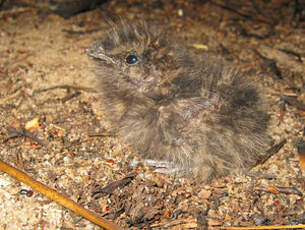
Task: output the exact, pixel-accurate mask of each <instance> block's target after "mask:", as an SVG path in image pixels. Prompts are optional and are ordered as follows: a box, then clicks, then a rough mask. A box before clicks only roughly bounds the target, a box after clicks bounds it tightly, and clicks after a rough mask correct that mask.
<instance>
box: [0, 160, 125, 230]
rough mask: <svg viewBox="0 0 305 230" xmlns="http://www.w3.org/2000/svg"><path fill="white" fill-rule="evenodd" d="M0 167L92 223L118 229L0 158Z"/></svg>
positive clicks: (111, 229) (112, 229) (114, 229)
mask: <svg viewBox="0 0 305 230" xmlns="http://www.w3.org/2000/svg"><path fill="white" fill-rule="evenodd" d="M0 169H1V170H2V171H3V172H5V173H7V174H8V175H10V176H12V177H14V178H15V179H17V180H18V181H20V182H23V183H25V184H27V185H28V186H30V187H32V188H33V189H35V190H37V191H39V192H40V193H42V194H43V195H45V196H47V197H48V198H50V199H51V200H53V201H55V202H57V203H58V204H60V205H62V206H64V207H66V208H68V209H70V210H71V211H73V212H75V213H76V214H78V215H81V216H83V217H84V218H86V219H87V220H89V221H91V222H92V223H94V224H96V225H98V226H100V227H103V228H105V229H109V230H116V229H117V230H119V229H120V228H119V227H118V226H117V225H116V224H114V223H112V222H110V221H108V220H106V219H104V218H101V217H99V216H98V215H96V214H95V213H93V212H91V211H89V210H87V209H85V208H83V207H81V206H80V205H78V204H77V203H76V202H74V201H73V200H71V199H69V198H67V197H65V196H63V195H62V194H60V193H58V192H56V191H55V190H54V189H51V188H49V187H47V186H46V185H44V184H42V183H40V182H38V181H36V180H34V179H32V178H31V177H30V176H28V175H27V174H25V173H24V172H22V171H20V170H18V169H16V168H14V167H12V166H10V165H8V164H6V163H5V162H3V161H1V160H0Z"/></svg>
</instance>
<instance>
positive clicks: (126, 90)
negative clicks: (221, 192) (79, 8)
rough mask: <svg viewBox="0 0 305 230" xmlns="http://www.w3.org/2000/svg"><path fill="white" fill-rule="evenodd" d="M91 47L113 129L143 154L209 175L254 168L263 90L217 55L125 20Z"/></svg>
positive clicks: (263, 120)
mask: <svg viewBox="0 0 305 230" xmlns="http://www.w3.org/2000/svg"><path fill="white" fill-rule="evenodd" d="M87 54H88V55H89V56H91V57H93V59H94V60H95V61H96V62H97V68H96V75H97V77H98V79H99V82H100V84H99V86H98V89H99V90H100V93H101V99H102V100H101V101H102V103H103V108H104V113H105V119H106V120H107V121H109V122H110V123H111V126H112V132H114V133H115V134H116V135H117V136H118V137H119V139H120V140H121V141H122V142H123V143H126V144H129V145H131V146H132V147H133V148H135V149H136V150H137V151H138V153H139V154H140V155H141V156H142V157H143V158H144V159H154V160H158V161H159V160H160V161H161V160H166V161H167V162H169V165H170V167H172V168H179V170H180V171H181V172H185V173H187V174H189V173H190V174H192V175H195V176H199V177H200V178H201V180H203V181H206V180H208V179H211V178H212V177H215V176H222V175H227V174H228V173H230V172H237V171H239V170H242V169H247V168H249V167H252V166H254V165H255V163H256V162H257V161H258V159H260V158H261V157H262V156H263V155H264V154H265V153H266V149H267V148H268V145H269V141H268V140H270V139H269V137H268V135H267V134H266V128H267V123H268V120H269V116H268V115H267V113H266V112H265V106H264V103H263V100H262V98H261V93H260V91H259V90H258V89H257V87H256V86H255V85H254V84H253V83H251V81H249V79H246V78H245V77H244V76H242V75H241V74H240V73H238V72H237V71H236V70H234V69H232V68H230V67H226V66H224V64H223V63H222V62H221V61H220V60H218V59H216V58H213V57H210V56H208V55H206V54H202V55H198V54H195V53H194V52H193V51H191V50H190V49H189V48H186V47H185V46H184V45H183V44H177V43H176V42H175V39H174V37H173V36H169V35H167V34H166V33H163V32H162V31H160V30H158V29H156V28H152V27H149V26H148V25H147V24H146V23H144V22H140V23H138V24H133V23H128V22H126V21H122V22H121V23H120V24H118V25H112V28H111V29H110V31H109V32H108V34H107V36H106V37H105V38H103V39H101V40H99V41H96V42H95V43H94V44H93V45H92V46H91V47H90V48H89V49H87Z"/></svg>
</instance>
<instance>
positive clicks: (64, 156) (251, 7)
mask: <svg viewBox="0 0 305 230" xmlns="http://www.w3.org/2000/svg"><path fill="white" fill-rule="evenodd" d="M1 2H2V3H3V5H2V8H0V28H1V30H0V87H1V90H0V95H1V96H0V128H1V130H0V138H1V139H0V146H1V153H0V154H1V157H0V159H1V160H2V161H5V162H6V163H9V164H10V165H13V166H14V167H16V168H19V169H21V170H22V171H24V172H26V173H27V174H28V175H30V176H31V177H33V178H35V179H36V180H38V181H40V182H42V183H44V184H46V185H48V186H49V187H51V188H54V189H56V190H57V191H59V192H61V193H63V194H65V195H66V196H68V197H70V198H71V199H72V200H74V201H76V202H77V203H79V204H81V205H82V206H84V207H86V208H88V209H90V210H92V211H94V212H95V213H97V214H99V215H101V216H103V217H105V218H106V219H108V220H111V221H113V222H115V223H117V224H118V225H120V226H121V227H122V228H130V229H143V228H147V229H148V228H155V229H165V228H168V229H199V228H201V229H205V228H209V229H212V228H213V227H214V226H249V225H276V224H279V225H284V224H285V225H292V224H302V223H303V224H304V223H305V205H304V202H305V201H304V198H303V194H304V192H305V180H304V170H302V169H301V167H300V162H299V154H301V153H302V152H303V153H304V151H303V150H302V148H301V147H302V140H303V139H304V132H305V130H304V117H305V113H304V110H305V105H304V104H305V90H304V85H305V78H304V76H305V75H304V74H305V65H304V61H305V51H304V50H305V30H304V28H305V8H304V4H305V3H304V2H303V1H301V0H300V1H297V0H295V1H289V0H286V1H284V0H277V1H275V0H273V1H272V0H270V1H238V0H234V1H221V0H210V1H203V0H202V1H199V0H197V1H196V0H192V1H182V0H180V1H173V2H172V3H171V2H170V1H162V0H154V1H137V0H128V1H119V0H112V1H107V2H105V3H103V4H101V5H100V6H99V7H97V8H95V9H92V10H90V11H86V12H82V13H80V14H76V15H74V16H72V17H69V18H67V17H66V18H63V17H61V16H59V15H57V14H55V13H54V12H52V11H50V7H49V3H48V1H39V0H36V1H26V0H24V1H23V0H18V1H17V0H16V1H0V3H1ZM118 17H122V18H127V19H129V20H131V21H132V20H134V21H135V22H136V21H137V20H139V19H141V20H142V19H145V20H148V21H150V20H151V21H158V22H159V23H160V24H161V25H162V26H165V27H166V28H167V29H168V31H169V32H172V33H176V34H177V39H180V40H182V41H183V42H185V43H186V45H188V46H189V47H190V49H193V48H195V49H197V52H208V53H210V54H211V55H214V56H217V57H219V58H220V59H224V60H225V61H227V62H228V63H229V64H230V65H233V66H236V68H238V69H240V71H241V72H243V73H244V74H248V75H250V76H251V78H253V80H254V81H256V82H257V84H258V85H260V87H261V88H262V89H263V91H264V93H265V95H266V100H267V101H268V102H269V103H270V106H269V107H268V112H269V113H270V115H271V122H270V126H269V129H268V132H269V134H270V136H271V137H272V138H273V140H274V144H275V145H276V144H279V143H280V142H281V141H286V142H285V144H284V146H283V147H282V148H280V150H279V151H273V152H272V153H273V154H272V156H271V157H270V158H269V159H267V160H266V161H265V162H261V163H260V164H259V165H257V166H256V167H255V168H253V169H252V170H251V171H250V172H247V173H245V174H243V175H231V176H227V177H225V178H219V179H215V180H213V181H211V182H210V183H205V184H202V183H199V182H198V180H197V179H193V178H175V177H173V176H171V175H162V174H157V173H154V172H153V169H152V168H151V167H148V166H146V165H145V164H143V163H142V159H141V158H140V157H139V156H138V154H137V153H136V152H135V151H133V149H131V148H130V147H129V146H126V145H123V144H122V143H120V142H119V140H117V139H116V138H115V137H113V136H109V135H107V126H106V124H104V122H103V109H107V108H101V106H100V99H99V94H98V91H96V89H95V85H96V79H95V76H94V73H93V71H92V69H93V68H94V63H93V62H92V61H91V60H90V59H89V58H88V57H87V55H86V54H85V49H86V47H88V46H89V45H90V44H91V42H92V41H93V40H95V39H97V38H99V37H102V36H103V34H104V33H105V31H106V30H107V23H106V21H107V20H108V21H109V19H111V18H118ZM35 119H38V122H37V123H36V124H37V126H35V122H34V125H31V124H30V123H29V122H30V121H35ZM36 121H37V120H36ZM297 147H299V149H298V148H297ZM298 150H299V151H298ZM106 186H107V187H106ZM24 189H25V190H31V188H29V187H28V186H26V185H24V184H23V183H21V182H18V181H16V180H15V179H13V178H11V177H10V176H8V175H7V174H5V173H0V208H1V210H2V211H1V212H0V227H1V229H99V227H97V226H96V225H94V224H92V223H90V222H89V221H87V220H85V219H82V218H80V217H79V216H77V215H75V214H74V213H72V212H71V211H69V210H68V209H65V208H63V207H61V206H60V205H57V204H56V203H54V202H52V201H50V200H49V199H48V198H46V197H44V196H43V195H41V194H40V193H38V192H36V191H35V190H34V191H33V195H32V196H30V194H29V193H26V194H28V195H29V196H26V195H23V193H24Z"/></svg>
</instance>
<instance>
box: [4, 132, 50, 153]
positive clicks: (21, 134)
mask: <svg viewBox="0 0 305 230" xmlns="http://www.w3.org/2000/svg"><path fill="white" fill-rule="evenodd" d="M7 131H8V137H7V138H6V139H5V140H4V142H6V141H8V140H9V139H11V138H15V137H28V138H30V139H32V140H34V141H36V142H37V143H38V144H40V145H42V146H44V147H46V148H47V149H48V151H49V144H48V142H46V141H45V140H41V139H40V138H38V137H36V136H35V135H34V134H32V133H31V132H29V131H27V130H26V129H25V128H20V129H15V128H11V127H9V128H7Z"/></svg>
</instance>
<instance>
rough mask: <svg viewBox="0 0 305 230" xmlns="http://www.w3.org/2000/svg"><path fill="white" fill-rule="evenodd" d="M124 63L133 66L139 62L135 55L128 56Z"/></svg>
mask: <svg viewBox="0 0 305 230" xmlns="http://www.w3.org/2000/svg"><path fill="white" fill-rule="evenodd" d="M125 61H126V63H127V64H128V65H134V64H137V63H138V62H139V58H138V57H137V56H136V55H133V54H132V55H128V56H127V57H126V59H125Z"/></svg>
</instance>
